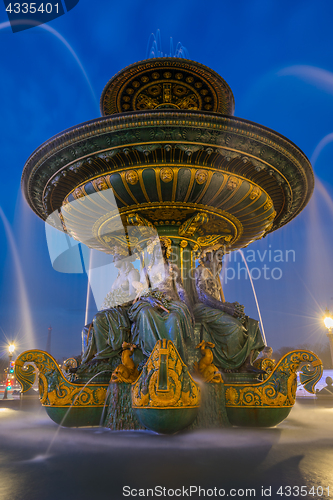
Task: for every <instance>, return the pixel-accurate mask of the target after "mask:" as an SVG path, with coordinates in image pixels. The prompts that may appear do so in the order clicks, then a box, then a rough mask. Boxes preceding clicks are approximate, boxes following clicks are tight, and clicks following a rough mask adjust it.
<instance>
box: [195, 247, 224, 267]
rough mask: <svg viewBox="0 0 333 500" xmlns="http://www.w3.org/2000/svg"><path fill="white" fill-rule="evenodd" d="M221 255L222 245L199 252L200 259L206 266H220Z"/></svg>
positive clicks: (222, 253)
mask: <svg viewBox="0 0 333 500" xmlns="http://www.w3.org/2000/svg"><path fill="white" fill-rule="evenodd" d="M223 256H224V249H223V247H219V248H209V249H207V250H203V251H202V252H201V255H200V261H201V262H202V263H203V264H204V265H205V266H206V267H212V266H220V267H222V261H223Z"/></svg>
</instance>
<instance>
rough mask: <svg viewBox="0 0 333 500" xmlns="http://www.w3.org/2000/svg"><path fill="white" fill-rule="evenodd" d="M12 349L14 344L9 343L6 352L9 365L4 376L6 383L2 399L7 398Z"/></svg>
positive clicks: (13, 349)
mask: <svg viewBox="0 0 333 500" xmlns="http://www.w3.org/2000/svg"><path fill="white" fill-rule="evenodd" d="M14 351H15V345H14V344H10V345H9V346H8V352H9V366H8V370H7V377H6V382H5V383H6V385H5V392H4V395H3V399H8V394H7V393H8V386H9V385H10V378H9V373H10V368H11V363H12V357H13V354H14Z"/></svg>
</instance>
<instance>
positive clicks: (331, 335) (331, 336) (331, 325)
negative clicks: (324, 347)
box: [323, 307, 333, 366]
mask: <svg viewBox="0 0 333 500" xmlns="http://www.w3.org/2000/svg"><path fill="white" fill-rule="evenodd" d="M323 321H324V325H325V326H326V328H327V334H326V335H327V338H328V340H329V343H330V350H331V361H332V366H333V332H332V330H333V317H332V315H331V313H330V312H329V310H328V309H327V307H326V309H325V316H324V317H323Z"/></svg>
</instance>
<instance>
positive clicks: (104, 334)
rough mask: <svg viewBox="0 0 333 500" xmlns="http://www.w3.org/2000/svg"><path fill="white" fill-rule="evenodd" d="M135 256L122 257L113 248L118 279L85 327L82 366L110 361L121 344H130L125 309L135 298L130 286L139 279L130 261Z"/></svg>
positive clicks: (129, 326)
mask: <svg viewBox="0 0 333 500" xmlns="http://www.w3.org/2000/svg"><path fill="white" fill-rule="evenodd" d="M134 259H135V257H132V258H131V257H127V258H125V257H124V256H123V255H121V254H120V249H117V248H116V249H115V253H114V257H113V262H114V266H115V267H116V268H117V269H118V276H117V278H116V280H115V281H114V283H113V285H112V287H111V290H110V291H109V293H108V294H107V296H106V297H105V300H104V303H103V305H102V310H101V311H99V312H98V313H97V314H96V315H95V316H94V318H93V321H92V323H91V324H90V325H86V326H85V327H84V330H83V336H84V337H85V338H86V342H85V348H84V353H83V356H82V364H84V363H87V362H91V361H101V360H103V359H104V360H105V359H109V358H112V357H114V356H116V355H118V354H119V353H120V351H121V350H122V344H123V342H129V341H130V333H131V324H130V321H129V318H128V314H127V312H128V309H129V307H130V306H131V305H132V301H133V299H134V298H135V296H136V290H135V288H134V287H133V283H136V282H138V280H139V279H140V274H139V272H138V271H137V270H136V269H135V268H134V266H133V264H132V263H131V262H130V261H131V260H134Z"/></svg>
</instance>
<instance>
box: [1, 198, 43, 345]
mask: <svg viewBox="0 0 333 500" xmlns="http://www.w3.org/2000/svg"><path fill="white" fill-rule="evenodd" d="M0 218H1V220H2V222H3V225H4V228H5V231H6V236H7V239H8V241H9V244H10V248H11V251H12V255H13V258H14V264H15V271H16V275H17V281H18V284H19V291H20V302H21V307H20V309H21V311H22V314H23V324H24V329H25V334H26V335H27V338H28V348H29V349H33V348H34V347H35V345H34V344H35V342H34V334H33V328H32V321H31V315H30V308H29V302H28V294H27V290H26V285H25V281H24V276H23V271H22V267H21V262H20V258H19V254H18V251H17V247H16V243H15V239H14V235H13V232H12V229H11V227H10V224H9V222H8V220H7V217H6V216H5V214H4V212H3V210H2V208H1V207H0Z"/></svg>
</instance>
